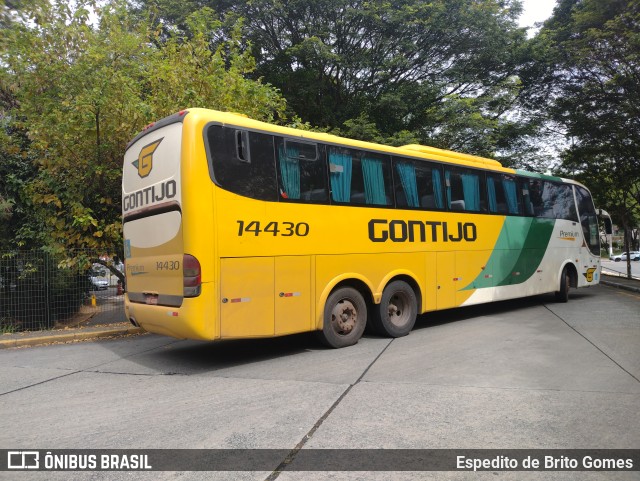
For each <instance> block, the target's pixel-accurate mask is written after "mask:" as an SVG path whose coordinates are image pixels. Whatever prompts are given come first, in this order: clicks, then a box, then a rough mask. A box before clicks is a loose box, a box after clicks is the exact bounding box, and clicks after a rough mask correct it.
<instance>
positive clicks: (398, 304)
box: [387, 292, 411, 327]
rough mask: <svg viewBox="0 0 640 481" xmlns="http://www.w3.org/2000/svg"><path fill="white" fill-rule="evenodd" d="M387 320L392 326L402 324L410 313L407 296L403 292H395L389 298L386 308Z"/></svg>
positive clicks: (407, 319) (406, 320)
mask: <svg viewBox="0 0 640 481" xmlns="http://www.w3.org/2000/svg"><path fill="white" fill-rule="evenodd" d="M387 312H388V320H389V322H390V323H391V324H393V325H394V326H398V327H401V326H404V325H405V324H406V323H407V322H408V321H409V317H410V315H411V308H410V307H409V297H408V296H407V295H406V294H404V293H403V292H396V293H395V294H394V295H393V296H391V299H390V300H389V305H388V308H387Z"/></svg>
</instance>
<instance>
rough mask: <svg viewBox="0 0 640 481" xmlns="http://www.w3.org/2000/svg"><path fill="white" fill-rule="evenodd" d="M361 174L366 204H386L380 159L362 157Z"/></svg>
mask: <svg viewBox="0 0 640 481" xmlns="http://www.w3.org/2000/svg"><path fill="white" fill-rule="evenodd" d="M362 175H363V177H364V199H365V202H366V203H367V204H374V205H386V204H387V195H386V193H385V190H384V175H383V173H382V161H381V160H378V159H371V158H366V157H363V158H362Z"/></svg>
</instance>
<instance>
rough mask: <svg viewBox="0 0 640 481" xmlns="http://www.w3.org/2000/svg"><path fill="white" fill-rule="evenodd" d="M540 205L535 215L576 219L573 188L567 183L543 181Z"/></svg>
mask: <svg viewBox="0 0 640 481" xmlns="http://www.w3.org/2000/svg"><path fill="white" fill-rule="evenodd" d="M541 198H542V205H541V206H540V209H539V210H538V212H536V216H537V217H545V218H547V219H567V220H572V221H574V222H577V221H578V214H577V212H576V203H575V200H574V199H573V188H572V187H571V186H570V185H569V184H559V183H555V182H548V181H545V182H544V184H543V187H542V196H541Z"/></svg>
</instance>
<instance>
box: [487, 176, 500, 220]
mask: <svg viewBox="0 0 640 481" xmlns="http://www.w3.org/2000/svg"><path fill="white" fill-rule="evenodd" d="M487 192H488V193H489V212H498V200H497V198H496V183H495V181H494V180H493V177H487Z"/></svg>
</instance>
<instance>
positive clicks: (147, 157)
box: [133, 137, 164, 179]
mask: <svg viewBox="0 0 640 481" xmlns="http://www.w3.org/2000/svg"><path fill="white" fill-rule="evenodd" d="M163 139H164V137H163V138H162V139H159V140H156V141H155V142H152V143H150V144H148V145H145V146H144V147H142V149H140V155H138V160H136V161H134V162H133V166H134V167H135V168H136V169H138V175H139V176H140V178H141V179H144V178H145V177H146V176H148V175H149V174H150V173H151V169H153V153H154V152H155V151H156V149H157V148H158V145H160V142H162V140H163Z"/></svg>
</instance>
